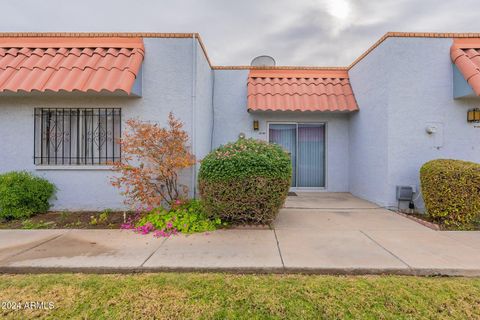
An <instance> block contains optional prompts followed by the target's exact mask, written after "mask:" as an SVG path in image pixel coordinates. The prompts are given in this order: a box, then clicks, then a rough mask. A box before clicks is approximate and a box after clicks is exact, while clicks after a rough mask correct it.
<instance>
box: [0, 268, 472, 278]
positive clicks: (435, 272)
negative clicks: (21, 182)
mask: <svg viewBox="0 0 480 320" xmlns="http://www.w3.org/2000/svg"><path fill="white" fill-rule="evenodd" d="M157 272H180V273H189V272H198V273H231V274H310V275H333V276H339V275H340V276H347V275H351V276H360V275H400V276H422V277H432V276H448V277H480V269H442V268H425V269H408V268H399V269H395V268H393V269H392V268H385V269H383V268H378V269H373V268H289V267H286V268H277V267H273V268H270V267H267V268H259V267H258V268H257V267H252V268H246V267H242V268H228V267H225V268H222V267H204V268H203V267H202V268H194V267H192V268H190V267H189V268H186V267H178V268H177V267H77V268H69V267H8V266H2V267H0V274H57V273H85V274H137V273H157Z"/></svg>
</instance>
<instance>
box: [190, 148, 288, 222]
mask: <svg viewBox="0 0 480 320" xmlns="http://www.w3.org/2000/svg"><path fill="white" fill-rule="evenodd" d="M291 175H292V163H291V160H290V156H289V155H288V154H287V153H286V152H285V151H284V150H283V149H282V148H281V147H280V146H278V145H273V144H268V143H266V142H263V141H258V140H253V139H240V140H238V141H237V142H235V143H230V144H227V145H224V146H221V147H220V148H218V149H217V150H215V151H213V152H211V153H210V154H209V155H207V156H206V157H205V158H204V159H203V160H202V162H201V166H200V171H199V189H200V194H201V196H202V199H203V201H204V203H205V207H206V209H207V212H208V214H209V215H210V216H212V217H214V218H220V219H222V221H227V222H230V223H237V224H269V223H271V222H272V221H273V220H274V219H275V217H276V215H277V213H278V211H279V209H280V208H281V206H282V205H283V203H284V202H285V199H286V197H287V194H288V190H289V187H290V181H291Z"/></svg>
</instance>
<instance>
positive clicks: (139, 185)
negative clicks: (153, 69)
mask: <svg viewBox="0 0 480 320" xmlns="http://www.w3.org/2000/svg"><path fill="white" fill-rule="evenodd" d="M126 124H127V132H126V133H125V134H124V136H123V138H122V139H121V141H120V144H121V148H122V159H121V161H118V162H114V163H113V171H115V172H118V173H119V175H117V176H115V177H113V178H112V181H111V183H112V185H113V186H114V187H116V188H119V189H121V190H123V194H124V195H125V196H126V200H125V203H126V204H129V205H139V206H141V207H158V206H160V205H162V203H166V204H168V205H171V204H172V202H174V201H175V200H178V199H180V198H183V197H185V196H186V194H187V192H188V188H187V187H186V186H185V185H181V184H179V183H178V175H179V173H180V171H181V170H182V169H185V168H188V167H191V166H192V165H193V164H194V163H195V157H194V155H193V154H192V153H190V151H189V148H188V146H187V142H188V134H187V132H185V131H184V130H183V123H182V122H180V121H179V120H178V119H176V118H175V117H174V116H173V114H172V113H170V114H169V116H168V127H167V128H162V127H160V126H158V125H157V124H152V123H149V122H142V121H139V120H134V119H131V120H128V121H127V122H126Z"/></svg>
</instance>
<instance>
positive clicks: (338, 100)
mask: <svg viewBox="0 0 480 320" xmlns="http://www.w3.org/2000/svg"><path fill="white" fill-rule="evenodd" d="M247 88H248V110H250V111H357V110H358V106H357V103H356V101H355V97H354V96H353V91H352V88H351V86H350V81H349V79H348V73H347V72H346V71H343V70H300V69H299V70H292V69H288V70H278V69H274V70H272V69H269V70H261V69H260V70H259V69H255V70H251V71H250V74H249V77H248V83H247Z"/></svg>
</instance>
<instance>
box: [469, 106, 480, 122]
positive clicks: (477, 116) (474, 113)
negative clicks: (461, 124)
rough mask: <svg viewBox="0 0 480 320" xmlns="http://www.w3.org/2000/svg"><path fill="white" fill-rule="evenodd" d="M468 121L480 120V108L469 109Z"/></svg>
mask: <svg viewBox="0 0 480 320" xmlns="http://www.w3.org/2000/svg"><path fill="white" fill-rule="evenodd" d="M467 121H468V122H480V109H478V108H475V109H470V110H468V111H467Z"/></svg>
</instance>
